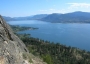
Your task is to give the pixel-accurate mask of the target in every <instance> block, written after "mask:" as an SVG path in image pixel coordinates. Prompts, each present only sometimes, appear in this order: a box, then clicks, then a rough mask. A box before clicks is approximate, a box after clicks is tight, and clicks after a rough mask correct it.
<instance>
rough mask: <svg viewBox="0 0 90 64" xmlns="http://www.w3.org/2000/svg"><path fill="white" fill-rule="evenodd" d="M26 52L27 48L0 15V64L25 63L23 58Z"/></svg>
mask: <svg viewBox="0 0 90 64" xmlns="http://www.w3.org/2000/svg"><path fill="white" fill-rule="evenodd" d="M26 53H27V54H28V50H27V49H26V47H25V45H24V44H23V42H22V41H21V40H20V39H19V38H18V37H17V36H16V35H14V34H13V32H12V29H11V28H10V27H9V25H8V24H7V23H6V22H5V21H4V19H3V18H2V17H1V16H0V64H26V60H25V59H24V58H23V54H26ZM27 62H28V61H27Z"/></svg>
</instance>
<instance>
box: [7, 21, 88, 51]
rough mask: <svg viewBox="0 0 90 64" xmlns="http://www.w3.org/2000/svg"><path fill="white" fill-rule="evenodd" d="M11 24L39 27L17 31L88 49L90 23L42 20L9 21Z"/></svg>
mask: <svg viewBox="0 0 90 64" xmlns="http://www.w3.org/2000/svg"><path fill="white" fill-rule="evenodd" d="M8 23H9V24H11V25H20V26H26V27H34V28H39V29H36V30H25V31H20V32H18V33H27V34H31V36H32V37H35V38H40V39H42V40H45V41H46V40H47V41H50V42H55V43H57V42H59V43H60V44H63V45H66V46H72V47H77V48H80V49H84V50H87V51H90V24H80V23H49V22H43V21H36V20H29V21H9V22H8Z"/></svg>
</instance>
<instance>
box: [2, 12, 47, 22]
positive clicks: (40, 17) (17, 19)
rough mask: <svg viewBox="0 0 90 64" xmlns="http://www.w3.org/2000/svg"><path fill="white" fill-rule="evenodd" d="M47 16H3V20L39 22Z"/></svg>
mask: <svg viewBox="0 0 90 64" xmlns="http://www.w3.org/2000/svg"><path fill="white" fill-rule="evenodd" d="M47 15H48V14H38V15H33V16H26V17H13V18H11V17H6V16H3V18H4V19H5V20H6V21H19V20H40V19H42V18H44V17H46V16H47Z"/></svg>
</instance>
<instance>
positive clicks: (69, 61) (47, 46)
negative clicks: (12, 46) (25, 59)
mask: <svg viewBox="0 0 90 64" xmlns="http://www.w3.org/2000/svg"><path fill="white" fill-rule="evenodd" d="M17 36H19V38H20V39H21V40H22V41H23V42H24V43H25V45H26V46H27V48H28V50H29V52H30V53H32V54H34V55H36V56H40V57H41V58H42V59H43V60H44V61H45V62H47V64H90V52H87V51H85V50H80V49H78V48H74V47H70V46H69V47H67V46H65V45H61V44H59V43H53V42H49V41H44V40H40V39H38V38H33V37H30V35H29V34H17Z"/></svg>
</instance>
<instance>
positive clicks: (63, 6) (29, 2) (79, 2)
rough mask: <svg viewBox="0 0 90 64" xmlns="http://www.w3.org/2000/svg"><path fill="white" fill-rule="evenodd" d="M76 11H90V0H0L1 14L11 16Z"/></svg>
mask: <svg viewBox="0 0 90 64" xmlns="http://www.w3.org/2000/svg"><path fill="white" fill-rule="evenodd" d="M75 11H83V12H90V0H0V14H1V15H3V16H9V17H23V16H31V15H36V14H52V13H70V12H75Z"/></svg>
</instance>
